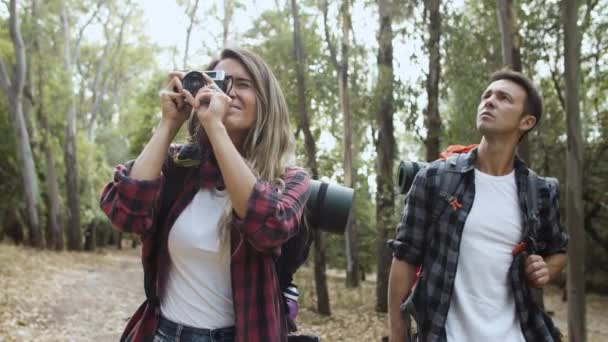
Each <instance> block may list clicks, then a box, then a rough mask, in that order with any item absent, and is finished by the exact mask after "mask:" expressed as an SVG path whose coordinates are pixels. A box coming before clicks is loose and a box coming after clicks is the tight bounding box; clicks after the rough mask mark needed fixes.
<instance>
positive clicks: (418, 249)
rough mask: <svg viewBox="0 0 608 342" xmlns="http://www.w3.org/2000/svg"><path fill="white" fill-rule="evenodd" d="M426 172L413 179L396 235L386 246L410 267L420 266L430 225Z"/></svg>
mask: <svg viewBox="0 0 608 342" xmlns="http://www.w3.org/2000/svg"><path fill="white" fill-rule="evenodd" d="M427 170H428V168H424V169H422V170H420V171H419V172H418V174H417V175H416V177H415V178H414V182H413V184H412V187H411V188H410V191H409V193H408V194H407V196H406V200H405V207H404V209H403V215H402V216H401V220H400V222H399V224H398V225H397V234H396V237H395V239H394V240H389V241H388V245H389V247H390V248H391V249H392V251H393V256H394V257H395V258H397V259H399V260H402V261H405V262H407V263H409V264H410V265H414V266H420V265H421V264H422V259H423V257H424V251H425V239H426V235H427V234H426V233H427V227H428V225H429V224H430V216H429V207H428V203H427V202H428V201H427V198H428V191H427V182H428V178H427Z"/></svg>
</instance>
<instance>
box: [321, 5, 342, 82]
mask: <svg viewBox="0 0 608 342" xmlns="http://www.w3.org/2000/svg"><path fill="white" fill-rule="evenodd" d="M328 7H329V5H328V3H327V0H323V9H322V10H323V31H324V33H325V41H326V42H327V47H328V48H329V55H330V57H331V62H332V63H333V65H334V68H336V70H338V71H339V70H340V64H339V63H338V57H337V54H336V46H335V45H334V44H333V43H332V39H331V37H330V35H329V28H328V25H327V12H328Z"/></svg>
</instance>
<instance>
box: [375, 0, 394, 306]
mask: <svg viewBox="0 0 608 342" xmlns="http://www.w3.org/2000/svg"><path fill="white" fill-rule="evenodd" d="M378 12H379V14H380V18H379V20H380V32H379V34H378V84H377V86H376V96H375V98H376V99H377V101H378V103H377V109H376V122H377V126H378V139H377V141H376V154H377V162H376V167H377V170H376V183H377V186H378V189H377V192H376V226H377V230H378V260H377V261H378V264H377V277H378V280H377V284H376V311H377V312H387V304H388V303H387V291H388V274H389V266H390V264H391V257H392V256H391V252H390V250H389V249H388V247H387V246H386V240H387V238H388V234H389V227H393V226H394V224H395V223H394V220H393V216H394V215H393V206H394V201H395V194H394V191H393V187H394V186H393V163H394V161H393V158H394V156H395V150H394V149H395V145H396V144H395V137H394V129H393V110H394V100H393V90H394V74H393V29H392V18H391V8H390V1H388V0H379V1H378Z"/></svg>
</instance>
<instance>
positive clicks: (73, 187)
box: [62, 2, 82, 251]
mask: <svg viewBox="0 0 608 342" xmlns="http://www.w3.org/2000/svg"><path fill="white" fill-rule="evenodd" d="M66 6H67V4H66V3H65V2H64V3H63V12H62V23H63V35H64V44H65V46H64V65H65V68H66V71H67V72H68V77H67V80H68V81H67V84H66V87H67V89H72V70H73V66H74V65H73V64H72V63H76V58H74V59H73V58H72V51H71V49H70V38H71V37H70V34H69V23H68V15H67V7H66ZM76 51H78V46H77V47H76ZM75 55H76V56H77V53H75ZM69 96H70V100H69V101H70V105H69V106H70V107H69V109H68V112H67V115H66V128H65V143H64V144H65V146H64V162H65V168H66V175H65V184H66V192H67V202H68V208H67V209H68V249H69V250H73V251H79V250H82V233H81V230H80V190H79V184H78V182H79V179H78V161H77V156H76V151H77V146H76V102H75V99H74V95H73V94H70V95H69Z"/></svg>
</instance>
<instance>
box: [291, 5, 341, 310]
mask: <svg viewBox="0 0 608 342" xmlns="http://www.w3.org/2000/svg"><path fill="white" fill-rule="evenodd" d="M291 11H292V15H293V42H294V57H295V60H296V86H297V92H298V113H297V121H298V126H299V128H300V129H301V130H302V132H303V133H304V144H305V146H306V159H307V166H308V168H309V169H310V170H311V172H312V178H313V179H318V178H319V169H318V166H317V160H316V154H317V147H316V144H315V140H314V138H313V136H312V132H311V131H310V120H309V118H308V111H307V109H306V108H307V105H306V104H307V100H306V83H305V82H306V79H305V77H304V53H303V51H302V38H301V35H300V17H299V15H298V5H297V3H296V0H291ZM310 228H311V229H312V235H313V239H314V254H315V263H314V273H315V289H316V292H317V310H318V312H319V313H320V314H323V315H330V314H331V310H330V304H329V292H328V290H327V279H326V276H325V251H324V248H323V235H322V233H321V231H319V230H318V229H317V228H315V227H310Z"/></svg>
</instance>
